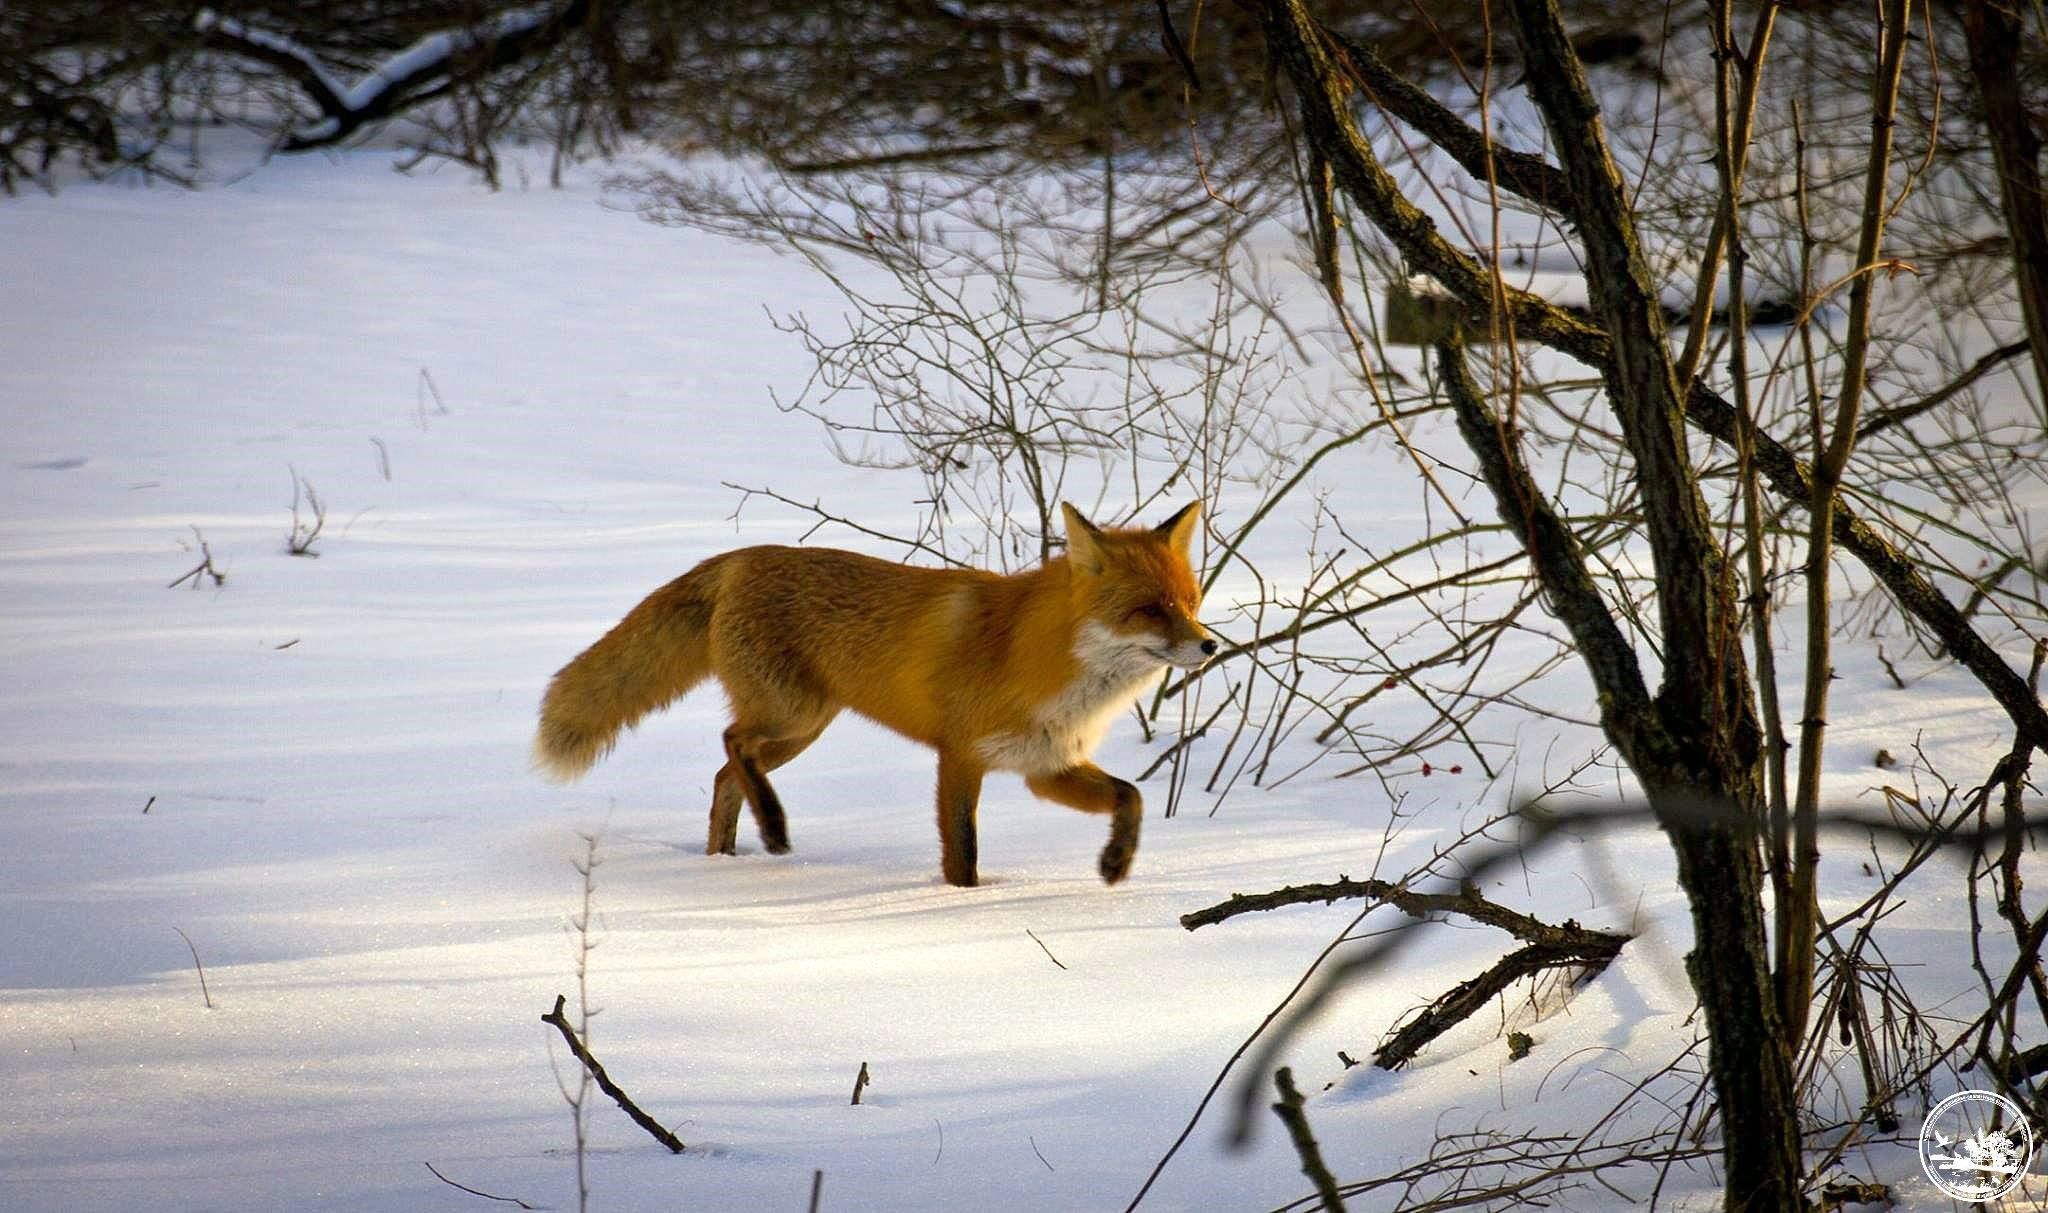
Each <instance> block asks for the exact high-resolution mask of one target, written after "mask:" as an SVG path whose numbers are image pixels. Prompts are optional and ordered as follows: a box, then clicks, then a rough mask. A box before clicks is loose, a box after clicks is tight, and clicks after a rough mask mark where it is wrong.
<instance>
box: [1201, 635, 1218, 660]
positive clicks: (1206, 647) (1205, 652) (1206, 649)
mask: <svg viewBox="0 0 2048 1213" xmlns="http://www.w3.org/2000/svg"><path fill="white" fill-rule="evenodd" d="M1215 655H1216V638H1215V637H1214V636H1211V637H1210V638H1209V639H1207V640H1204V641H1203V642H1202V656H1204V657H1214V656H1215Z"/></svg>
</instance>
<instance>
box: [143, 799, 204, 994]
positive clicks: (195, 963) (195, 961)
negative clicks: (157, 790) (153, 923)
mask: <svg viewBox="0 0 2048 1213" xmlns="http://www.w3.org/2000/svg"><path fill="white" fill-rule="evenodd" d="M152 803H154V798H152ZM144 811H145V812H147V811H148V810H144ZM171 930H173V931H176V932H178V938H179V939H182V940H184V941H185V947H186V948H187V949H188V950H190V951H191V953H192V967H193V968H195V969H197V970H199V996H200V997H201V998H203V999H205V1000H206V1009H207V1010H209V1011H211V1010H213V994H212V992H211V991H209V990H208V989H207V988H206V966H205V965H203V964H200V963H199V949H198V948H196V947H194V946H193V944H192V937H191V936H190V935H187V934H185V932H184V929H183V928H181V927H172V928H171Z"/></svg>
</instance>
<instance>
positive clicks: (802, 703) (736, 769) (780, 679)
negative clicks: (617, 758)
mask: <svg viewBox="0 0 2048 1213" xmlns="http://www.w3.org/2000/svg"><path fill="white" fill-rule="evenodd" d="M1061 510H1062V512H1063V513H1064V515H1065V518H1066V530H1067V551H1066V554H1065V555H1064V556H1056V557H1054V558H1052V559H1050V560H1048V561H1046V562H1045V563H1044V564H1043V565H1040V566H1039V567H1038V568H1035V569H1032V570H1030V571H1029V572H1024V573H1017V574H1013V575H1011V576H1001V575H999V574H996V573H990V572H985V571H982V570H979V569H932V568H916V567H912V566H908V565H901V564H892V563H890V562H889V561H886V560H877V559H875V558H873V557H871V556H862V555H859V554H857V553H854V552H841V551H835V550H833V549H830V548H792V547H774V546H762V547H750V548H741V549H739V550H737V551H733V552H727V553H725V554H724V555H721V556H713V557H712V558H711V559H709V560H706V561H705V562H704V563H702V564H700V565H698V566H697V567H696V568H694V569H691V570H690V571H689V572H687V573H684V574H683V575H682V576H681V577H678V578H676V579H675V580H674V581H671V582H669V583H668V584H667V585H665V586H663V587H661V588H660V589H658V590H656V591H654V592H653V593H652V594H650V595H648V596H647V598H646V600H645V601H643V602H641V604H640V605H639V606H637V607H634V608H633V609H632V611H630V612H628V613H627V615H626V617H625V618H624V619H622V620H620V621H619V622H618V624H617V626H615V627H613V628H612V630H611V631H609V632H607V633H605V635H604V636H603V637H602V638H600V639H599V640H598V642H597V643H596V644H593V645H591V646H590V647H589V648H588V649H586V650H584V651H583V653H582V654H581V655H580V656H578V657H577V658H576V659H575V660H573V661H571V662H570V663H569V664H568V665H566V666H563V667H562V669H561V671H560V672H559V673H557V674H556V675H555V676H554V679H553V680H552V681H550V682H549V683H548V689H547V696H546V698H545V699H544V700H543V701H542V703H541V711H540V732H539V735H538V736H537V737H536V738H535V740H534V755H535V761H536V764H537V765H538V766H539V767H540V768H541V769H542V770H543V771H544V772H546V773H547V774H549V775H552V776H554V777H555V778H558V779H563V780H569V779H574V778H576V777H577V776H579V775H581V774H583V772H585V771H587V770H589V769H590V767H591V765H592V764H594V763H595V762H596V761H597V760H598V759H600V758H602V757H604V755H605V754H607V753H609V752H610V750H611V748H612V745H613V743H614V742H616V741H617V740H618V736H619V731H620V730H621V729H625V728H629V727H631V726H632V725H634V724H636V723H638V721H639V720H640V718H641V717H643V716H645V715H647V714H648V713H649V712H652V711H655V710H656V709H658V708H662V707H666V706H667V705H668V704H670V703H672V702H673V701H675V700H676V699H679V698H681V697H682V696H683V695H684V693H686V692H687V691H689V690H690V688H692V687H694V686H696V685H697V684H698V683H700V682H702V681H703V680H704V679H705V678H707V677H711V676H713V675H716V676H717V678H718V680H719V682H721V683H723V684H724V686H725V693H726V695H727V697H728V698H729V699H730V701H731V705H732V723H731V725H730V726H729V727H728V728H727V729H726V730H725V765H724V766H722V767H720V768H719V769H718V776H717V778H716V779H715V780H713V782H712V787H711V830H710V836H709V838H708V839H707V841H706V843H705V848H704V850H705V853H706V854H713V855H715V854H727V855H730V854H732V853H733V851H734V849H735V845H736V839H737V835H738V832H739V813H740V802H741V800H742V799H744V800H745V801H746V803H747V805H748V806H749V807H751V808H752V809H753V812H754V822H755V824H756V825H757V826H758V827H759V829H760V832H761V843H762V845H763V846H764V847H765V848H766V849H767V850H768V851H769V852H770V853H771V854H777V855H779V854H782V853H783V852H785V851H787V850H789V832H788V826H787V824H786V822H785V820H784V817H783V812H782V802H781V801H780V800H779V799H778V798H777V797H776V795H775V789H774V788H773V787H771V786H769V783H768V773H769V772H770V771H773V770H775V769H776V768H777V767H779V766H781V765H782V764H784V763H786V762H788V761H789V760H790V759H792V758H795V757H796V756H797V755H798V754H800V753H802V752H803V751H804V748H805V747H806V746H808V745H810V744H811V743H812V742H813V741H816V740H817V739H818V734H819V733H821V732H823V731H824V729H825V726H826V725H828V724H830V723H831V722H832V719H833V717H835V716H837V715H838V714H839V713H840V711H841V710H842V709H846V708H851V709H853V710H854V711H855V712H857V713H859V714H860V715H862V716H865V717H867V718H868V719H870V720H873V721H876V722H878V723H880V724H882V725H884V726H886V727H888V728H890V729H893V730H895V731H896V732H898V733H901V734H903V735H904V736H905V737H908V738H911V739H912V740H914V741H921V742H923V743H924V744H926V745H928V746H931V747H933V748H934V749H936V750H937V751H938V752H939V794H938V808H939V846H940V854H941V868H942V870H943V871H944V873H945V877H946V880H947V881H948V882H949V883H951V884H955V885H973V884H974V883H975V882H976V870H975V869H976V856H975V835H974V821H975V807H976V804H977V803H978V801H979V799H980V796H981V780H982V776H983V774H984V773H986V772H988V771H1016V772H1019V773H1021V774H1022V775H1023V776H1024V782H1025V786H1027V787H1029V788H1030V789H1031V790H1032V791H1033V792H1034V793H1036V794H1038V795H1039V796H1042V797H1044V798H1045V799H1047V800H1051V801H1055V802H1057V803H1059V804H1063V805H1068V806H1071V807H1073V808H1076V809H1081V810H1083V811H1084V812H1089V813H1107V814H1109V816H1110V828H1109V843H1108V845H1107V846H1105V847H1103V849H1102V858H1101V862H1100V864H1099V865H1098V868H1099V870H1100V871H1101V873H1102V879H1103V880H1105V881H1107V882H1109V883H1111V884H1115V883H1116V882H1117V881H1119V880H1122V879H1123V878H1124V875H1125V873H1127V872H1129V871H1130V867H1131V858H1132V856H1133V855H1134V854H1135V853H1136V852H1137V848H1138V824H1139V818H1140V815H1141V812H1142V802H1141V800H1140V798H1139V796H1138V789H1137V788H1135V787H1133V786H1132V785H1131V784H1129V783H1127V782H1125V781H1124V780H1121V779H1118V778H1116V777H1115V776H1113V775H1110V774H1108V773H1107V772H1105V771H1104V770H1102V768H1100V767H1098V766H1096V765H1095V764H1094V763H1092V762H1090V761H1089V760H1088V759H1089V756H1090V755H1091V754H1093V753H1094V751H1095V747H1096V745H1097V744H1098V743H1099V742H1100V741H1101V740H1102V735H1103V733H1104V732H1105V731H1107V729H1108V727H1109V723H1110V721H1111V719H1112V718H1114V717H1115V716H1116V714H1117V713H1118V712H1120V711H1122V710H1123V709H1124V708H1126V707H1128V706H1129V705H1130V704H1131V703H1132V702H1133V701H1134V700H1135V699H1136V698H1137V696H1138V694H1139V692H1140V691H1142V690H1143V689H1144V688H1145V686H1146V684H1147V683H1148V682H1151V681H1153V680H1155V679H1156V678H1158V676H1159V674H1160V673H1161V672H1162V671H1163V670H1165V669H1166V667H1168V666H1177V667H1179V668H1182V669H1197V668H1199V667H1200V666H1201V665H1203V663H1205V662H1207V661H1208V659H1209V658H1210V657H1211V656H1213V655H1214V654H1215V652H1216V641H1215V638H1214V637H1212V636H1211V635H1210V633H1209V630H1208V629H1207V628H1204V627H1203V626H1202V625H1201V624H1200V623H1199V622H1197V621H1196V618H1195V613H1196V611H1197V610H1198V609H1199V608H1200V606H1201V600H1202V592H1201V588H1200V586H1199V585H1197V584H1196V581H1195V576H1194V571H1193V569H1192V568H1191V567H1190V565H1189V563H1188V548H1189V544H1190V542H1191V540H1192V539H1193V537H1194V533H1195V527H1196V525H1197V523H1198V522H1199V521H1200V517H1201V511H1200V503H1199V502H1197V503H1195V504H1193V505H1189V506H1187V507H1186V508H1184V509H1182V510H1181V511H1180V512H1179V513H1177V514H1175V515H1174V516H1173V517H1172V518H1169V519H1168V520H1167V521H1166V522H1165V523H1163V524H1162V525H1160V526H1158V527H1155V528H1145V527H1137V528H1132V529H1128V530H1122V529H1103V528H1099V527H1097V526H1095V524H1093V523H1091V522H1089V521H1088V520H1087V519H1086V518H1083V517H1082V516H1081V514H1080V511H1078V510H1076V509H1075V508H1074V507H1073V506H1071V505H1063V506H1062V507H1061Z"/></svg>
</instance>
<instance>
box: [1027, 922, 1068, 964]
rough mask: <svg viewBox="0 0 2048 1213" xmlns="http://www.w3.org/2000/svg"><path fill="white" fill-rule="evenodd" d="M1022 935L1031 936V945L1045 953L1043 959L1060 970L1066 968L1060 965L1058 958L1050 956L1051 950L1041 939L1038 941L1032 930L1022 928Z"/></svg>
mask: <svg viewBox="0 0 2048 1213" xmlns="http://www.w3.org/2000/svg"><path fill="white" fill-rule="evenodd" d="M1024 933H1025V934H1026V935H1029V936H1031V942H1032V943H1035V944H1037V945H1038V948H1039V950H1040V951H1042V952H1044V953H1045V958H1046V959H1047V960H1050V961H1051V962H1053V963H1054V964H1056V965H1060V968H1062V969H1064V968H1066V967H1067V966H1065V965H1063V964H1060V958H1059V957H1057V956H1054V955H1053V954H1052V949H1051V948H1048V947H1046V946H1045V941H1044V940H1043V939H1040V938H1039V937H1038V934H1037V933H1036V932H1034V931H1033V930H1032V929H1031V928H1030V927H1025V928H1024Z"/></svg>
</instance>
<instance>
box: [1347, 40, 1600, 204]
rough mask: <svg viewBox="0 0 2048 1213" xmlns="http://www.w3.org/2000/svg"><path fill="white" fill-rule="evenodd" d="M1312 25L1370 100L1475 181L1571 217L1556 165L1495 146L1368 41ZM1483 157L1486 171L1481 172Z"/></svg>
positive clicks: (1564, 184)
mask: <svg viewBox="0 0 2048 1213" xmlns="http://www.w3.org/2000/svg"><path fill="white" fill-rule="evenodd" d="M1316 28H1317V31H1318V32H1319V33H1321V34H1322V36H1323V37H1324V38H1326V39H1328V40H1329V42H1330V44H1331V45H1332V46H1334V47H1335V48H1336V49H1337V52H1338V53H1339V55H1341V56H1342V61H1343V63H1344V66H1345V67H1346V68H1347V69H1349V71H1350V73H1351V75H1352V77H1353V78H1354V79H1355V80H1357V82H1358V84H1359V86H1360V87H1361V88H1363V89H1364V90H1365V92H1366V95H1367V96H1369V97H1371V98H1372V100H1373V101H1374V103H1376V104H1377V105H1378V106H1379V107H1380V108H1381V109H1383V110H1385V111H1386V112H1387V113H1389V114H1392V115H1393V116H1394V117H1396V118H1398V119H1400V120H1401V121H1403V122H1405V123H1407V124H1408V125H1409V126H1411V127H1414V128H1415V130H1416V131H1417V132H1418V133H1419V134H1421V135H1422V136H1423V137H1424V138H1426V139H1428V140H1429V141H1430V142H1431V143H1434V144H1436V145H1437V146H1438V147H1439V148H1442V149H1443V150H1444V151H1445V152H1446V153H1447V154H1448V155H1449V156H1450V157H1451V159H1453V160H1455V161H1457V162H1458V166H1459V167H1460V168H1462V169H1464V170H1465V171H1466V172H1468V173H1470V174H1472V176H1473V177H1475V178H1477V179H1479V180H1481V181H1484V180H1487V178H1488V177H1489V176H1492V177H1493V178H1494V179H1496V180H1498V181H1499V182H1500V184H1501V187H1502V188H1503V189H1505V190H1507V191H1508V192H1510V193H1512V194H1515V195H1518V196H1519V197H1521V198H1524V199H1526V200H1527V201H1529V202H1531V203H1534V204H1535V205H1537V206H1540V207H1542V208H1543V209H1544V210H1546V211H1549V212H1550V213H1551V214H1553V215H1558V216H1561V217H1563V218H1564V219H1565V220H1567V221H1568V222H1569V221H1574V220H1575V218H1576V216H1577V208H1576V206H1575V204H1574V200H1573V198H1572V192H1571V186H1570V184H1569V183H1568V182H1567V181H1566V180H1565V176H1564V173H1563V172H1562V171H1560V170H1559V169H1558V168H1557V166H1556V165H1553V164H1551V163H1550V162H1549V161H1548V160H1545V159H1544V158H1543V157H1541V156H1538V155H1536V154H1534V153H1532V152H1522V151H1516V150H1514V149H1513V148H1505V147H1497V146H1495V145H1494V143H1493V141H1492V140H1491V139H1489V138H1487V137H1486V135H1485V134H1484V133H1483V132H1481V131H1479V130H1476V129H1474V128H1473V126H1472V125H1471V124H1470V123H1468V122H1466V121H1465V120H1464V119H1462V118H1460V117H1458V115H1457V114H1456V113H1454V112H1452V110H1451V108H1450V107H1449V106H1447V105H1445V104H1444V103H1443V102H1441V101H1439V100H1437V99H1436V96H1435V95H1434V94H1432V93H1431V92H1430V91H1429V90H1428V89H1426V88H1423V87H1421V86H1420V85H1418V84H1416V83H1415V82H1414V81H1412V80H1410V79H1408V77H1406V76H1403V75H1402V74H1401V73H1399V72H1397V71H1395V70H1394V69H1393V67H1392V66H1390V65H1389V64H1388V63H1387V61H1386V60H1384V59H1382V58H1380V56H1379V54H1378V53H1377V52H1375V51H1374V50H1373V49H1372V48H1371V47H1369V46H1367V45H1365V44H1364V43H1362V42H1359V41H1357V40H1356V39H1354V38H1350V37H1347V36H1346V35H1344V34H1343V33H1341V32H1339V31H1337V30H1334V29H1332V28H1330V27H1329V26H1328V25H1326V24H1323V23H1321V22H1318V23H1317V26H1316ZM1489 159H1490V160H1491V161H1492V164H1493V172H1492V173H1491V174H1489V173H1488V172H1487V162H1488V160H1489Z"/></svg>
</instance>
